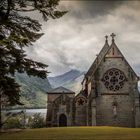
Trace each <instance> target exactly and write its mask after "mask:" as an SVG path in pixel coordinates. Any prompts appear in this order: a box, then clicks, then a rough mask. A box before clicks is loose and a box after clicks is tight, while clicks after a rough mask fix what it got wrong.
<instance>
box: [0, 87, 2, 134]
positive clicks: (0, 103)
mask: <svg viewBox="0 0 140 140" xmlns="http://www.w3.org/2000/svg"><path fill="white" fill-rule="evenodd" d="M1 98H2V89H0V131H1V129H2V113H1V111H2V100H1Z"/></svg>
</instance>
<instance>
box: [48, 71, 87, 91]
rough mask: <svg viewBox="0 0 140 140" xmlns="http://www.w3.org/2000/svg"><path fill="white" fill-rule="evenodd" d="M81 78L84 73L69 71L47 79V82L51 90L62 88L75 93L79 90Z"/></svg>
mask: <svg viewBox="0 0 140 140" xmlns="http://www.w3.org/2000/svg"><path fill="white" fill-rule="evenodd" d="M83 77H84V72H81V71H78V70H70V71H68V72H66V73H64V74H62V75H59V76H55V77H48V80H49V82H50V84H51V86H52V87H53V88H55V87H58V86H63V87H66V88H69V89H71V90H73V91H74V92H76V93H77V92H79V91H80V89H81V82H82V79H83Z"/></svg>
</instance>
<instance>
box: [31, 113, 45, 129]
mask: <svg viewBox="0 0 140 140" xmlns="http://www.w3.org/2000/svg"><path fill="white" fill-rule="evenodd" d="M28 123H29V127H30V128H42V127H45V121H44V117H43V116H41V114H40V113H36V114H34V115H33V116H32V117H31V118H30V119H29V122H28Z"/></svg>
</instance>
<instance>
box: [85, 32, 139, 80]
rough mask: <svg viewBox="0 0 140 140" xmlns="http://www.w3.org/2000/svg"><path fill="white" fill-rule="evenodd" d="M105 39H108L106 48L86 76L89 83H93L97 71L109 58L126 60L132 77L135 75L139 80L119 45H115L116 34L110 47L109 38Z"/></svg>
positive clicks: (113, 35)
mask: <svg viewBox="0 0 140 140" xmlns="http://www.w3.org/2000/svg"><path fill="white" fill-rule="evenodd" d="M105 37H106V41H105V45H104V47H103V48H102V50H101V51H100V53H99V55H98V56H97V57H96V59H95V61H94V63H93V64H92V66H91V67H90V69H89V70H88V72H87V73H86V75H85V77H88V82H89V81H91V79H92V78H94V76H95V73H96V71H97V69H98V68H99V66H100V65H101V63H103V62H104V61H105V60H106V59H107V58H110V59H112V58H121V60H124V62H125V64H126V66H127V67H128V68H129V71H131V73H132V75H134V77H136V79H138V76H137V74H136V73H135V72H134V70H133V69H132V68H131V66H130V65H129V63H128V62H127V60H126V59H125V57H124V56H123V54H122V53H121V51H120V50H119V48H118V47H117V45H116V44H115V40H114V37H115V34H114V33H112V34H111V37H112V44H111V45H110V46H109V45H108V40H107V36H105Z"/></svg>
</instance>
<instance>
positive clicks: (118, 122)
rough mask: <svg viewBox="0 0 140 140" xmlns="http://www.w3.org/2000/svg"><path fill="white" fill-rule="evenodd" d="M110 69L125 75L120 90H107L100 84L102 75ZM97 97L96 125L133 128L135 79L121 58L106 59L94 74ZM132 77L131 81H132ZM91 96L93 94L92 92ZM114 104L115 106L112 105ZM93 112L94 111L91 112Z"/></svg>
mask: <svg viewBox="0 0 140 140" xmlns="http://www.w3.org/2000/svg"><path fill="white" fill-rule="evenodd" d="M111 68H117V69H120V70H121V71H122V72H124V73H125V76H126V79H127V81H126V82H125V84H124V86H123V88H122V89H120V90H117V91H111V90H108V89H107V88H106V87H105V85H104V83H103V82H102V77H103V74H104V73H105V72H106V71H107V70H108V69H111ZM95 77H96V82H97V91H98V97H97V98H96V125H109V126H125V127H134V126H135V113H134V112H135V111H136V110H135V106H134V102H135V97H134V89H132V88H131V87H134V86H135V85H136V77H135V75H134V74H133V72H132V71H131V69H130V67H129V65H127V63H126V61H125V60H124V59H123V58H106V59H104V61H102V62H101V64H100V66H99V68H98V71H97V72H96V73H95ZM132 77H133V81H132ZM93 94H95V93H94V92H93ZM114 104H115V105H114ZM93 111H94V110H93Z"/></svg>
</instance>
